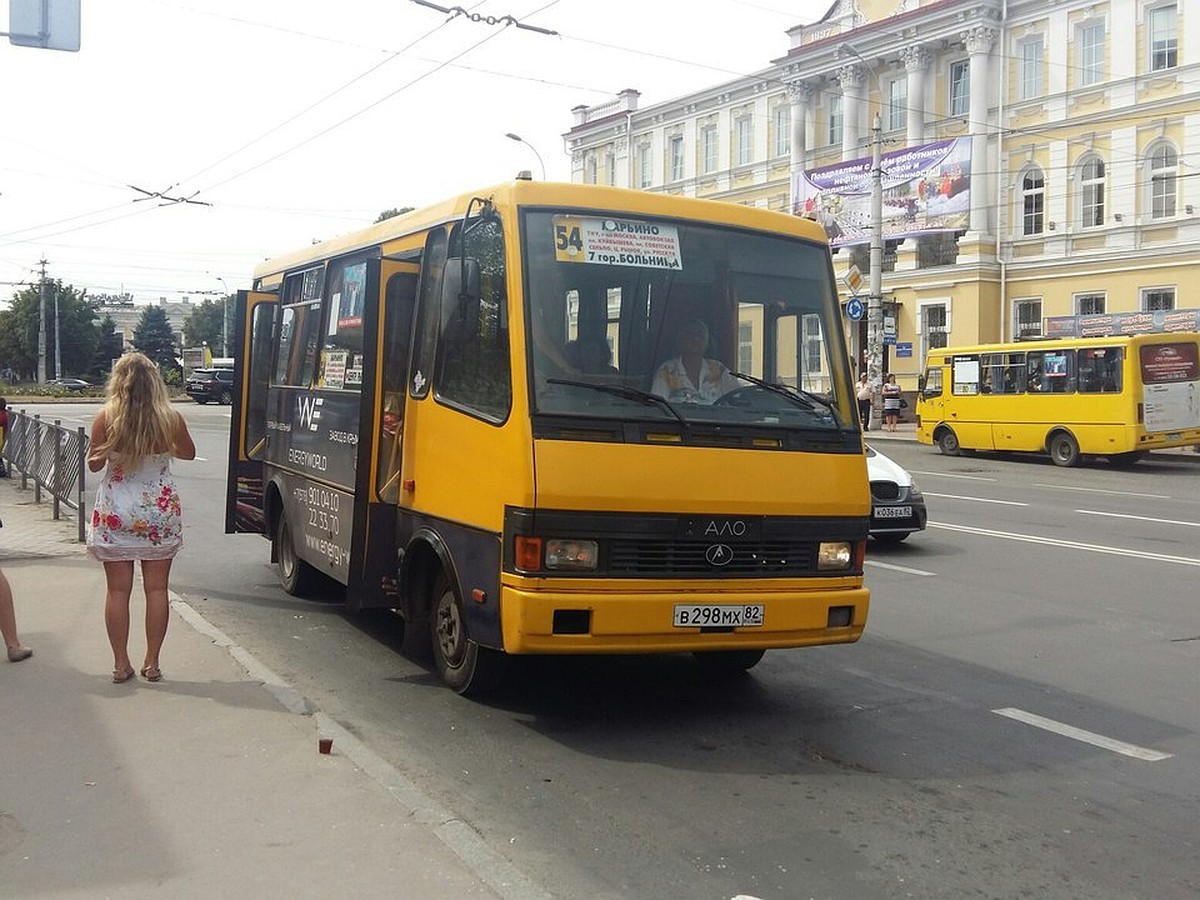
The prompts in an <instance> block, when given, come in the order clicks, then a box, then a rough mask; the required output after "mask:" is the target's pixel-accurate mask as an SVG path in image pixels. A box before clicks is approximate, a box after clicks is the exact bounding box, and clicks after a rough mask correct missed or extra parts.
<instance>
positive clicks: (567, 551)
mask: <svg viewBox="0 0 1200 900" xmlns="http://www.w3.org/2000/svg"><path fill="white" fill-rule="evenodd" d="M599 555H600V547H599V545H598V544H597V543H596V542H595V541H573V540H568V539H566V538H549V539H548V540H547V541H546V557H545V565H546V568H547V569H557V570H559V571H562V570H564V569H565V570H570V571H575V572H581V571H582V572H590V571H594V570H595V568H596V559H597V557H598V556H599Z"/></svg>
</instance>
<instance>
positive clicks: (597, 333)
mask: <svg viewBox="0 0 1200 900" xmlns="http://www.w3.org/2000/svg"><path fill="white" fill-rule="evenodd" d="M238 306H239V313H238V316H237V336H236V365H235V368H236V370H237V383H238V385H239V386H240V388H239V396H238V398H237V400H236V406H235V409H234V415H233V428H232V429H231V435H230V469H229V486H228V503H227V517H226V530H227V531H229V532H233V531H242V532H257V533H260V534H262V535H264V536H266V537H268V538H269V539H270V541H271V555H272V559H273V561H276V562H277V563H278V567H279V574H280V578H281V580H282V583H283V586H284V588H285V589H286V590H287V591H289V592H292V593H303V592H304V591H305V590H307V589H308V588H309V587H311V586H312V584H313V582H314V578H317V576H324V578H326V579H331V580H332V581H334V582H337V583H339V584H341V585H343V586H344V588H345V595H346V600H347V603H348V605H349V606H350V608H351V609H361V608H364V607H390V608H394V609H396V610H397V611H398V612H399V614H400V615H401V616H402V617H403V619H404V620H405V622H406V623H408V624H409V625H410V626H411V625H417V626H426V627H428V629H429V633H430V637H431V640H432V647H433V659H434V661H435V663H436V665H437V669H438V671H439V673H440V675H441V676H442V677H443V679H444V680H445V681H446V682H447V683H448V684H449V685H450V686H452V687H453V688H454V689H455V690H457V691H458V692H460V693H464V694H474V693H480V692H483V691H486V690H488V689H489V688H490V687H492V686H493V685H494V684H495V683H496V681H497V679H498V678H499V675H500V673H501V671H502V669H503V663H504V661H505V660H506V658H507V656H508V655H510V654H572V653H664V652H679V651H684V652H692V653H694V654H696V658H697V660H698V661H699V663H700V664H701V665H702V666H705V667H706V668H708V669H710V670H712V671H714V672H727V673H728V672H736V671H741V670H744V669H747V668H749V667H751V666H753V665H754V664H755V663H757V662H758V660H759V658H760V657H761V656H762V655H763V651H764V650H765V649H767V648H781V647H800V646H805V645H815V644H833V643H848V642H853V641H856V640H857V639H858V638H859V636H860V635H861V634H862V631H863V626H864V624H865V622H866V618H867V607H868V591H867V590H866V588H865V587H864V585H863V556H864V545H865V541H866V538H867V533H868V525H869V516H870V493H869V487H868V481H867V475H866V464H865V456H864V446H863V437H862V430H861V426H860V423H859V422H858V420H857V417H856V416H857V408H856V403H855V398H854V389H853V385H852V384H851V383H850V377H849V368H848V367H849V363H848V360H847V355H846V352H845V349H844V348H845V340H844V335H843V333H842V326H841V320H840V316H839V307H838V303H837V292H836V288H835V283H834V275H833V270H832V265H831V260H830V254H829V249H828V246H827V244H826V241H825V238H824V234H823V232H822V231H821V229H820V227H819V226H817V225H814V224H813V223H811V222H807V221H803V220H801V219H799V218H796V217H792V216H788V215H785V214H782V213H776V212H770V211H767V210H763V209H754V208H750V207H745V206H738V205H734V204H728V203H719V202H712V201H702V200H696V199H689V198H680V197H672V196H665V195H658V194H651V193H645V192H640V191H627V190H621V189H614V188H608V187H600V186H595V185H573V184H549V183H535V182H532V181H529V180H527V179H521V180H517V181H514V182H512V183H508V184H503V185H499V186H496V187H492V188H489V189H487V190H483V191H479V192H475V193H468V194H464V195H462V196H459V197H456V198H454V199H451V200H448V201H446V202H444V203H441V204H439V205H436V206H432V207H430V208H427V209H421V210H416V211H413V212H409V213H406V214H404V215H401V216H397V217H395V218H391V219H387V220H385V221H383V222H380V223H378V224H376V225H374V226H372V227H370V228H367V229H365V230H363V231H359V232H356V233H354V234H349V235H346V236H344V237H341V238H338V239H334V240H331V241H328V242H326V243H323V244H318V245H315V246H311V247H304V248H303V249H301V250H299V251H298V252H295V253H293V254H291V255H287V256H283V257H280V258H278V259H273V260H270V261H268V262H266V263H263V264H262V265H260V266H259V267H258V268H257V270H256V271H255V273H254V280H253V289H252V290H250V291H248V292H242V294H240V295H239V298H238ZM680 333H682V334H684V335H687V337H685V338H683V339H682V340H683V343H682V344H677V343H676V335H677V334H680ZM697 355H698V356H700V363H699V364H700V365H701V371H702V372H703V374H702V375H697V376H696V377H697V379H698V381H700V382H702V383H701V384H700V387H699V388H697V389H696V390H693V391H688V390H682V391H681V390H680V388H681V386H682V387H686V385H682V384H681V381H680V379H681V376H680V374H679V373H680V372H685V373H689V372H691V371H692V369H691V368H689V364H691V365H692V367H693V368H694V361H693V359H692V357H693V356H697ZM685 357H686V359H685ZM685 380H686V379H685Z"/></svg>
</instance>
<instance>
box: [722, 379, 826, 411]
mask: <svg viewBox="0 0 1200 900" xmlns="http://www.w3.org/2000/svg"><path fill="white" fill-rule="evenodd" d="M730 374H732V376H733V377H734V378H743V379H745V380H748V382H750V383H751V384H757V385H758V386H760V388H762V389H763V390H768V391H772V392H773V394H778V395H779V396H781V397H787V398H788V400H791V401H792V402H794V403H796V404H797V406H803V407H804V408H805V409H816V408H817V407H818V406H821V407H824V408H826V409H828V410H829V412H830V413H833V414H834V419H835V420H836V418H838V410H836V409H834V406H833V403H832V402H830V401H828V400H826V398H824V397H822V396H821V395H820V394H811V392H809V391H806V390H803V389H800V388H791V386H788V385H786V384H772V383H770V382H764V380H763V379H762V378H755V377H754V376H748V374H746V373H745V372H730Z"/></svg>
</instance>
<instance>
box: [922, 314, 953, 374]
mask: <svg viewBox="0 0 1200 900" xmlns="http://www.w3.org/2000/svg"><path fill="white" fill-rule="evenodd" d="M949 343H950V314H949V310H947V309H946V306H945V304H942V303H930V304H929V305H927V306H922V307H921V359H922V360H924V359H925V357H926V356H927V355H928V354H929V351H930V350H937V349H939V348H940V347H945V346H948V345H949ZM922 368H924V364H922Z"/></svg>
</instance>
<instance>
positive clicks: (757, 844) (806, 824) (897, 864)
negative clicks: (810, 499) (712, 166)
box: [13, 404, 1200, 900]
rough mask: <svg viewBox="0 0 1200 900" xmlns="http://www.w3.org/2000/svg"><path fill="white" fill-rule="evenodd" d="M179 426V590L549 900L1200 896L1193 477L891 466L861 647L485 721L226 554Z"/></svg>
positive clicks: (923, 456) (378, 618)
mask: <svg viewBox="0 0 1200 900" xmlns="http://www.w3.org/2000/svg"><path fill="white" fill-rule="evenodd" d="M13 405H14V406H16V407H17V408H20V404H13ZM30 411H34V410H33V409H32V408H31V410H30ZM76 411H77V412H76ZM185 412H186V414H187V415H188V419H189V422H190V423H191V427H192V431H193V433H194V436H195V437H196V440H197V446H198V449H199V455H200V458H199V459H198V460H197V461H196V462H195V463H191V464H180V465H179V466H178V467H177V469H178V474H179V477H180V480H181V482H182V486H183V491H184V497H185V502H186V504H187V505H186V515H187V517H188V532H187V542H188V543H187V548H186V549H185V551H184V553H183V554H182V555H181V556H180V557H179V559H178V561H177V564H176V568H175V571H174V573H173V582H172V587H173V589H174V590H176V591H178V592H179V593H181V594H182V595H184V597H185V599H187V601H188V602H189V603H190V604H192V605H193V606H194V607H195V608H196V609H197V610H198V611H200V612H201V613H202V614H203V615H204V616H205V617H207V618H208V619H209V620H210V621H212V622H213V623H214V624H216V625H217V626H218V627H219V628H220V629H221V630H223V631H224V632H225V633H226V634H228V635H230V636H231V637H232V638H233V639H234V640H236V641H237V642H238V643H240V644H242V645H243V646H245V647H246V648H247V649H248V650H250V651H251V652H252V653H253V654H255V655H256V656H257V657H258V658H259V659H261V660H262V661H263V662H264V663H265V664H266V665H268V666H269V667H270V668H271V669H273V670H274V671H275V672H277V673H278V674H280V675H282V676H284V677H285V678H286V679H288V680H289V681H291V682H292V683H293V684H294V685H295V686H296V687H297V688H299V689H300V690H301V691H302V692H303V693H304V694H305V695H306V696H307V697H309V698H310V700H312V701H313V702H314V703H315V704H317V705H318V706H319V707H320V708H321V709H322V711H323V712H325V713H326V714H328V715H329V716H331V717H332V718H334V719H335V720H337V721H338V722H340V723H341V724H342V725H343V726H345V727H346V728H348V729H349V730H351V731H353V732H354V733H355V734H356V735H358V736H359V737H360V738H361V739H362V740H363V741H364V742H365V743H366V744H367V745H368V746H369V747H371V748H372V749H373V750H375V751H376V752H377V753H379V754H380V755H382V756H383V757H384V758H386V759H387V760H388V761H390V762H391V763H392V765H394V766H395V767H396V768H398V769H400V770H402V771H403V772H404V773H405V774H407V775H408V776H409V777H410V778H412V779H413V780H415V781H417V782H418V784H419V785H420V786H421V787H422V788H423V789H424V790H426V791H427V792H428V793H429V794H430V795H432V796H435V797H437V798H438V799H439V800H440V801H441V802H442V803H444V804H445V805H446V806H447V807H449V808H451V809H453V810H455V811H457V812H458V813H459V814H460V815H461V816H462V817H463V818H464V819H465V820H466V821H467V822H469V823H470V824H471V825H472V826H473V827H475V828H476V829H478V831H479V832H480V833H481V834H482V835H483V837H484V838H485V839H486V840H487V841H488V842H489V843H490V844H491V846H492V847H494V848H496V849H497V850H499V851H500V852H502V853H503V854H505V855H506V856H507V857H508V859H509V860H511V861H512V862H513V863H514V864H515V865H516V866H517V867H518V868H519V869H520V870H521V871H523V872H524V873H525V874H526V875H527V876H529V877H530V878H531V879H533V880H534V881H535V882H537V883H540V884H542V885H544V886H545V887H546V889H547V890H548V891H550V892H551V893H553V894H554V895H556V896H559V897H565V898H575V897H579V898H585V897H586V898H602V897H613V898H616V897H622V898H625V897H637V898H651V897H654V898H658V897H663V898H665V897H688V898H731V897H734V896H737V895H739V894H740V895H749V896H753V897H760V898H810V897H811V898H854V900H859V898H863V900H870V898H896V897H916V898H930V900H933V898H947V900H950V898H953V900H960V898H966V897H984V898H992V897H994V898H1010V897H1037V898H1047V900H1048V898H1087V900H1093V898H1098V897H1104V898H1114V900H1115V898H1155V900H1172V898H1185V897H1186V898H1192V897H1195V896H1196V895H1197V894H1198V893H1200V869H1197V867H1196V864H1195V860H1196V858H1197V856H1198V855H1200V853H1198V851H1200V847H1198V846H1197V845H1198V843H1200V832H1198V831H1197V828H1196V815H1197V810H1198V809H1200V765H1197V760H1198V759H1200V739H1198V737H1197V735H1198V733H1200V615H1197V606H1196V602H1197V596H1198V592H1197V587H1196V585H1197V576H1198V575H1200V466H1197V465H1195V464H1194V463H1191V462H1190V461H1185V460H1182V459H1175V460H1168V461H1162V462H1159V461H1157V460H1152V461H1151V462H1149V463H1147V462H1143V463H1140V464H1139V465H1138V466H1136V467H1135V468H1133V469H1132V470H1129V471H1119V470H1115V469H1111V468H1109V467H1107V466H1106V465H1104V464H1097V465H1095V466H1091V467H1086V468H1079V469H1070V470H1065V469H1060V468H1056V467H1054V466H1053V465H1051V464H1049V463H1048V462H1047V461H1044V460H1040V459H1037V458H1032V457H1003V456H994V455H992V456H988V455H981V456H977V457H963V458H958V459H948V458H945V457H941V456H939V455H938V454H937V453H936V451H934V450H932V449H931V448H928V447H923V446H920V445H915V444H904V443H896V442H892V443H888V444H882V443H881V444H880V446H881V448H882V449H884V451H885V452H886V453H887V454H888V455H889V456H891V457H892V458H893V459H895V460H896V461H897V462H899V463H901V464H902V465H904V466H905V467H906V468H908V469H909V470H910V471H911V472H913V473H914V474H915V476H916V478H917V480H918V481H919V483H920V484H921V487H922V488H923V489H924V491H925V494H926V498H927V503H928V505H929V509H930V526H929V528H928V530H927V531H926V532H924V533H922V534H919V535H916V536H914V537H912V538H910V539H909V540H908V541H907V542H906V543H905V544H902V545H900V546H897V547H877V546H875V545H872V546H871V547H870V548H869V554H868V581H869V584H870V587H871V589H872V592H873V595H872V609H871V617H870V620H869V621H868V625H867V632H866V635H865V637H864V639H863V640H862V641H861V642H860V643H859V644H857V645H852V646H845V647H832V648H819V649H809V650H797V651H773V652H771V653H768V654H767V656H766V658H765V659H764V661H763V662H762V663H761V664H760V665H759V666H758V667H757V668H755V669H754V670H753V671H752V672H751V673H750V675H749V676H748V677H746V678H744V679H742V680H739V681H737V682H736V683H733V684H727V685H714V684H712V683H709V682H706V681H704V680H703V679H702V678H701V677H700V675H699V673H698V671H697V669H696V668H695V666H694V665H693V664H692V661H691V659H690V658H689V657H654V658H636V657H635V658H624V657H622V658H600V659H558V658H555V659H541V660H521V661H520V662H521V664H520V665H519V666H517V668H516V670H515V673H514V675H515V677H514V678H513V680H512V683H511V684H510V686H509V689H508V690H507V691H506V693H505V694H504V695H503V696H502V697H500V698H499V699H498V700H497V701H495V702H491V703H488V704H481V703H473V702H470V701H466V700H463V699H462V698H459V697H457V696H455V695H454V694H453V693H451V692H450V691H449V690H447V689H445V688H444V687H443V686H442V685H441V684H440V682H439V680H438V679H437V677H436V675H435V674H433V673H432V672H431V671H430V667H429V665H428V663H427V662H426V661H425V660H424V659H423V658H422V657H421V655H420V654H419V653H417V652H415V651H410V652H408V653H406V652H404V650H405V645H404V642H403V635H402V634H401V632H400V629H399V627H398V623H397V621H396V620H395V619H394V618H393V617H392V616H390V615H388V614H375V615H371V616H366V617H361V618H356V617H350V616H348V615H347V614H345V613H344V611H343V610H342V609H341V608H340V607H339V606H338V605H337V604H336V602H333V601H332V600H326V601H324V602H318V601H301V600H297V599H295V598H291V597H288V596H287V595H286V594H284V593H283V592H282V590H281V589H280V588H279V587H278V583H277V580H276V578H275V575H274V571H273V569H272V568H271V567H270V565H269V564H268V556H269V548H268V544H267V543H266V542H265V541H264V540H261V539H258V538H254V537H249V536H227V535H224V534H222V527H223V521H224V514H223V509H224V478H225V448H226V446H227V435H228V422H229V410H228V408H226V407H213V406H206V407H198V406H190V407H188V408H187V409H186V410H185ZM76 414H77V415H78V416H79V419H80V422H81V423H85V422H86V421H89V420H90V409H88V408H84V407H75V406H71V407H59V408H56V409H55V410H54V412H53V417H56V418H62V419H63V420H64V424H71V423H70V422H69V417H70V416H72V415H76ZM48 417H49V416H48ZM177 627H178V626H177ZM169 643H170V638H169V637H168V648H167V652H169ZM417 643H418V642H416V641H410V642H409V644H410V645H415V644H417Z"/></svg>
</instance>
